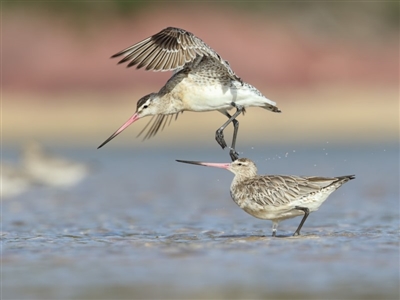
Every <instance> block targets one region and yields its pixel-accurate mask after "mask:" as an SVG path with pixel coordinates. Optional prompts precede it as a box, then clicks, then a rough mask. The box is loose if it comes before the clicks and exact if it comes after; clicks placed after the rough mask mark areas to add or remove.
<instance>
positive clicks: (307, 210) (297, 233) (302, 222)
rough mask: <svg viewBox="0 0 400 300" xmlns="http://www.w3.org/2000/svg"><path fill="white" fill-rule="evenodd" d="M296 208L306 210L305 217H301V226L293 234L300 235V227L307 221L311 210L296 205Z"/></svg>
mask: <svg viewBox="0 0 400 300" xmlns="http://www.w3.org/2000/svg"><path fill="white" fill-rule="evenodd" d="M295 209H298V210H302V211H304V217H303V219H301V222H300V225H299V227H297V229H296V231H295V232H294V233H293V236H295V235H300V229H301V227H303V224H304V222H305V221H306V219H307V217H308V215H309V214H310V210H309V209H308V208H307V207H301V206H296V207H295Z"/></svg>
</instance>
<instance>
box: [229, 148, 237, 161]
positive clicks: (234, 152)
mask: <svg viewBox="0 0 400 300" xmlns="http://www.w3.org/2000/svg"><path fill="white" fill-rule="evenodd" d="M229 155H230V156H231V159H232V161H235V160H237V159H238V158H239V153H237V152H236V150H235V149H232V148H231V150H230V151H229Z"/></svg>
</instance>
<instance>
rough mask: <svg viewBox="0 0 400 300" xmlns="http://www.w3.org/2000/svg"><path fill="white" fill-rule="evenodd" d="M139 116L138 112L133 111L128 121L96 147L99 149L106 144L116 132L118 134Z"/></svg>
mask: <svg viewBox="0 0 400 300" xmlns="http://www.w3.org/2000/svg"><path fill="white" fill-rule="evenodd" d="M139 119H140V117H139V115H138V113H135V114H134V115H133V116H132V117H130V118H129V120H128V121H126V122H125V123H124V125H122V126H121V127H120V128H119V129H118V130H117V131H116V132H114V133H113V134H112V135H111V136H110V137H109V138H108V139H106V140H105V141H104V142H103V143H102V144H101V145H100V146H99V147H97V149H100V148H101V147H103V146H104V145H105V144H107V143H108V142H109V141H111V140H112V139H113V138H115V137H116V136H117V135H118V134H120V133H121V132H122V131H124V130H125V129H126V128H127V127H128V126H129V125H131V124H132V123H133V122H135V121H137V120H139Z"/></svg>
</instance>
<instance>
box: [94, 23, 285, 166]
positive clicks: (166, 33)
mask: <svg viewBox="0 0 400 300" xmlns="http://www.w3.org/2000/svg"><path fill="white" fill-rule="evenodd" d="M119 56H124V58H123V59H122V60H121V61H120V62H119V63H124V62H129V63H128V67H131V66H134V65H137V68H138V69H139V68H142V67H146V70H152V71H174V73H173V75H172V77H171V78H170V79H169V80H168V81H167V83H166V84H165V85H164V86H163V87H162V88H161V89H160V91H159V92H157V93H151V94H148V95H146V96H144V97H142V98H141V99H139V101H138V102H137V109H136V112H135V113H134V114H133V115H132V116H131V117H130V118H129V119H128V121H126V122H125V123H124V124H123V125H122V126H121V127H120V128H119V129H118V130H117V131H115V132H114V133H113V134H112V135H111V136H110V137H109V138H108V139H107V140H105V141H104V142H103V143H102V144H101V145H100V146H99V147H98V148H101V147H102V146H104V145H105V144H107V143H108V142H109V141H111V140H112V139H113V138H115V137H116V136H117V135H118V134H120V133H121V132H122V131H123V130H124V129H125V128H127V127H128V126H129V125H131V124H132V123H133V122H135V121H137V120H139V119H141V118H143V117H146V116H152V119H151V120H150V121H149V123H148V124H147V125H146V126H145V127H144V128H143V130H142V131H141V132H140V133H139V135H141V134H142V133H143V131H145V130H146V128H147V127H148V126H149V124H150V123H151V122H153V121H154V122H153V124H152V125H151V126H150V128H149V130H148V132H147V133H146V135H145V136H144V139H147V138H150V137H152V136H154V135H156V134H157V132H158V131H159V130H160V129H161V130H162V129H164V127H165V125H166V124H167V123H168V124H169V123H170V122H171V120H172V117H173V115H176V117H175V119H176V118H177V117H178V114H179V113H180V112H183V111H194V112H206V111H214V110H217V111H219V112H221V113H222V114H224V115H225V116H226V117H228V120H227V121H226V122H225V123H224V124H223V125H222V126H221V127H220V128H218V130H217V131H216V133H215V139H216V140H217V142H218V144H219V145H220V146H221V147H222V148H223V149H224V148H225V147H226V146H227V144H226V142H225V139H224V135H223V131H224V129H225V128H226V127H227V126H228V125H229V123H233V126H234V132H233V138H232V144H231V147H230V153H229V154H230V156H231V158H232V160H236V159H237V158H238V154H237V152H236V150H235V144H236V136H237V132H238V129H239V122H238V121H237V120H236V117H237V116H238V115H240V114H241V113H244V112H245V108H246V107H250V106H255V107H262V108H264V109H267V110H269V111H272V112H280V110H279V109H278V108H277V107H276V103H275V102H273V101H271V100H269V99H267V98H266V97H264V96H263V95H262V94H261V92H260V91H258V90H257V89H256V88H255V87H253V86H252V85H250V84H248V83H245V82H243V81H242V80H241V79H240V78H239V77H238V76H237V75H236V74H235V73H234V72H233V71H232V69H231V67H230V66H229V63H228V62H227V61H225V60H224V59H222V58H221V57H220V56H219V54H218V53H217V52H215V51H214V50H213V49H211V48H210V47H209V46H208V45H207V44H206V43H204V42H203V41H202V40H201V39H200V38H198V37H196V36H195V35H193V34H192V33H190V32H188V31H186V30H183V29H179V28H173V27H168V28H165V29H164V30H162V31H160V32H159V33H157V34H155V35H153V36H151V37H148V38H147V39H145V40H143V41H141V42H139V43H137V44H135V45H133V46H130V47H128V48H126V49H124V50H122V51H120V52H118V53H117V54H115V55H113V56H112V57H119ZM233 107H234V108H236V112H235V113H234V114H233V115H230V114H229V113H228V110H230V109H231V108H233ZM168 120H169V122H168Z"/></svg>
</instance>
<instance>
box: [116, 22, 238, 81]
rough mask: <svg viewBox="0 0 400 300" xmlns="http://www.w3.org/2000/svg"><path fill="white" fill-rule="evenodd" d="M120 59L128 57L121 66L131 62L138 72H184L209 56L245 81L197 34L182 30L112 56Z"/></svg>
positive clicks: (169, 30) (164, 32) (162, 33)
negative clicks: (144, 70)
mask: <svg viewBox="0 0 400 300" xmlns="http://www.w3.org/2000/svg"><path fill="white" fill-rule="evenodd" d="M119 56H124V58H123V59H122V60H120V61H119V63H120V64H121V63H125V62H129V63H128V67H132V66H135V65H137V68H138V69H140V68H142V67H145V68H146V70H151V71H173V70H177V69H181V68H184V67H186V66H188V65H190V64H192V63H199V62H200V61H201V58H202V57H203V56H208V57H212V58H214V59H216V60H217V61H219V62H220V63H221V65H223V66H224V67H225V68H226V69H227V70H228V72H229V74H230V76H231V77H232V78H233V79H235V80H239V81H241V80H240V78H239V77H237V76H236V74H235V73H234V72H233V71H232V69H231V68H230V66H229V63H228V62H227V61H225V60H223V59H222V58H221V57H220V56H219V54H218V53H217V52H215V51H214V50H213V49H211V47H210V46H208V45H207V44H206V43H204V42H203V41H202V40H201V39H200V38H198V37H196V36H195V35H194V34H192V33H190V32H188V31H186V30H183V29H180V28H174V27H168V28H165V29H163V30H161V31H160V32H159V33H156V34H154V35H152V36H150V37H148V38H147V39H144V40H143V41H141V42H139V43H137V44H135V45H132V46H130V47H128V48H126V49H124V50H122V51H120V52H118V53H117V54H114V55H113V56H111V57H112V58H114V57H119Z"/></svg>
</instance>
